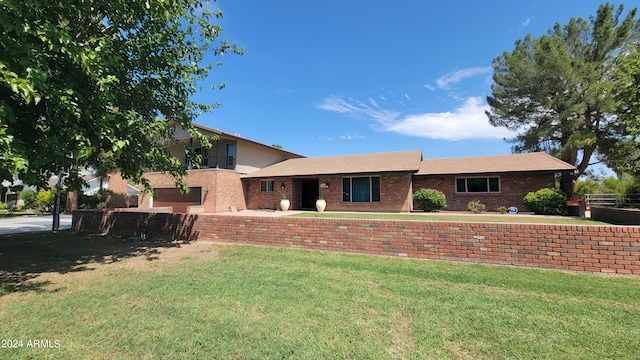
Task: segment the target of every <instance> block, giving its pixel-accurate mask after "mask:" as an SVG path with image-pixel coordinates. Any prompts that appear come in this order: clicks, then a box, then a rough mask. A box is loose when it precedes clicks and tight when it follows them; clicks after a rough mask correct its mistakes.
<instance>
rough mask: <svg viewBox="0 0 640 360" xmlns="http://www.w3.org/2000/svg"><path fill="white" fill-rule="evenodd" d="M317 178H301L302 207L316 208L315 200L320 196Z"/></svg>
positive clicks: (307, 208) (306, 208)
mask: <svg viewBox="0 0 640 360" xmlns="http://www.w3.org/2000/svg"><path fill="white" fill-rule="evenodd" d="M318 185H319V184H318V179H302V180H301V188H302V201H301V204H302V206H301V207H302V209H305V210H314V209H315V208H316V200H317V199H318V196H320V190H319V186H318Z"/></svg>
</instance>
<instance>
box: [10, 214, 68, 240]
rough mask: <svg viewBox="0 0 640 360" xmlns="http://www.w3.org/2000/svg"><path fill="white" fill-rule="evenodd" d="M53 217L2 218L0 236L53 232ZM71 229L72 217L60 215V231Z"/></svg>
mask: <svg viewBox="0 0 640 360" xmlns="http://www.w3.org/2000/svg"><path fill="white" fill-rule="evenodd" d="M52 224H53V215H43V216H12V217H6V218H0V235H7V234H18V233H25V232H35V231H51V225H52ZM65 229H71V215H64V214H61V215H60V230H65Z"/></svg>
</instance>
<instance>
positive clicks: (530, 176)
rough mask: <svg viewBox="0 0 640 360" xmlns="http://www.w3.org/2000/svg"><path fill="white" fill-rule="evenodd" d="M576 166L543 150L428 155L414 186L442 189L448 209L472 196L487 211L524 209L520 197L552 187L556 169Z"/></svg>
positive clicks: (458, 206) (464, 204) (461, 206)
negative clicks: (437, 156)
mask: <svg viewBox="0 0 640 360" xmlns="http://www.w3.org/2000/svg"><path fill="white" fill-rule="evenodd" d="M575 170H576V168H575V167H574V166H572V165H569V164H567V163H565V162H564V161H562V160H559V159H556V158H554V157H553V156H551V155H548V154H546V153H543V152H535V153H526V154H511V155H497V156H476V157H467V158H453V159H431V160H424V161H422V163H421V164H420V170H419V171H418V172H417V173H416V174H415V175H414V176H413V187H414V189H416V190H417V189H421V188H431V189H436V190H439V191H442V192H443V193H444V195H445V197H446V198H447V210H454V211H466V210H467V204H468V203H469V202H470V201H474V200H479V201H480V202H481V203H483V204H485V205H486V207H487V210H488V211H496V210H497V209H498V207H500V206H506V207H511V206H515V207H517V208H519V209H526V208H525V206H524V203H523V199H524V197H525V196H526V195H527V194H528V193H529V192H532V191H537V190H540V189H542V188H553V187H555V175H556V173H558V172H573V171H575Z"/></svg>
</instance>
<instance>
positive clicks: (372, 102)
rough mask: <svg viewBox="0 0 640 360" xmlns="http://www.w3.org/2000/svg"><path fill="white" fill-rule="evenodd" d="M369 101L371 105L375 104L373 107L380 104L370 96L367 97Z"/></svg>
mask: <svg viewBox="0 0 640 360" xmlns="http://www.w3.org/2000/svg"><path fill="white" fill-rule="evenodd" d="M369 102H370V103H371V105H372V106H375V107H377V108H379V107H380V106H379V105H378V103H377V102H376V101H375V100H373V99H372V98H369Z"/></svg>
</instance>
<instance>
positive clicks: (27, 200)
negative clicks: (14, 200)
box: [20, 189, 38, 209]
mask: <svg viewBox="0 0 640 360" xmlns="http://www.w3.org/2000/svg"><path fill="white" fill-rule="evenodd" d="M37 197H38V194H36V192H35V191H33V190H28V189H27V190H22V191H21V192H20V199H22V201H24V207H25V208H27V209H35V208H36V206H37V205H38V203H37Z"/></svg>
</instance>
